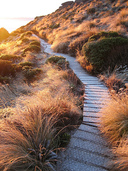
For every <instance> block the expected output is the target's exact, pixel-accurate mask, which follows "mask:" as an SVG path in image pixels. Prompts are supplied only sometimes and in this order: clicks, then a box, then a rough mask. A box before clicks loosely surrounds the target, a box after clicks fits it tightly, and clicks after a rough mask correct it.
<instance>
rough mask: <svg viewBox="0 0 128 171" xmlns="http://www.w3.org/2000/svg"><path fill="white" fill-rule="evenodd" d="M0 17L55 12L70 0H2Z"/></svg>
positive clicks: (25, 16)
mask: <svg viewBox="0 0 128 171" xmlns="http://www.w3.org/2000/svg"><path fill="white" fill-rule="evenodd" d="M0 1H2V2H1V4H0V18H22V17H23V18H35V17H36V16H41V15H47V14H50V13H52V12H54V11H55V10H56V9H58V7H59V6H60V5H61V4H62V3H63V2H66V1H68V0H0Z"/></svg>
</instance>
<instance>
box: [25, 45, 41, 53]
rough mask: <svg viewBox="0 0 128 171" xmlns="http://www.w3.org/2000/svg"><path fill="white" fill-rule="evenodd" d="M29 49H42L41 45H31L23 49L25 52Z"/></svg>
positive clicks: (35, 50)
mask: <svg viewBox="0 0 128 171" xmlns="http://www.w3.org/2000/svg"><path fill="white" fill-rule="evenodd" d="M27 51H32V52H33V51H34V52H37V53H38V52H40V51H41V47H40V46H37V45H30V46H28V47H27V48H25V49H24V50H23V54H24V53H25V52H27Z"/></svg>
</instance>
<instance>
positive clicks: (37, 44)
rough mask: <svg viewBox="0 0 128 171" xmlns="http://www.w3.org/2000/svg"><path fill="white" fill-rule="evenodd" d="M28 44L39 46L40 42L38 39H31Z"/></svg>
mask: <svg viewBox="0 0 128 171" xmlns="http://www.w3.org/2000/svg"><path fill="white" fill-rule="evenodd" d="M29 45H30V46H33V45H36V46H40V42H38V41H32V42H31V43H30V44H29Z"/></svg>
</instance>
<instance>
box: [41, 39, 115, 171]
mask: <svg viewBox="0 0 128 171" xmlns="http://www.w3.org/2000/svg"><path fill="white" fill-rule="evenodd" d="M41 44H42V46H43V47H44V48H45V50H44V51H45V52H47V53H51V54H55V55H61V56H64V57H65V58H66V59H67V61H69V64H70V67H71V69H72V70H73V71H74V73H75V74H76V75H77V77H78V78H79V79H80V80H81V81H82V82H83V84H84V85H85V95H84V97H85V99H84V108H83V122H82V124H81V125H80V126H79V128H78V129H77V130H76V132H75V133H74V135H73V136H72V137H71V140H70V143H69V145H68V147H67V149H66V151H65V152H62V155H61V162H59V164H58V167H57V170H58V171H106V170H110V169H111V168H110V165H109V162H110V161H111V159H112V158H111V153H110V149H109V146H108V144H107V142H106V141H105V140H104V138H103V137H102V135H101V133H100V131H99V130H98V125H99V118H100V115H101V113H100V112H99V111H100V109H101V108H102V107H103V106H104V105H105V103H106V102H107V100H108V99H109V98H110V97H109V93H108V89H107V88H106V87H105V86H104V85H103V84H102V83H101V82H100V81H99V80H98V78H97V77H94V76H91V75H89V74H88V73H87V72H86V71H85V70H84V69H83V68H82V67H81V66H80V64H79V63H78V62H77V61H76V60H75V58H73V57H70V56H69V55H65V54H61V53H54V52H53V51H52V49H51V45H49V44H47V43H46V42H45V41H43V40H41Z"/></svg>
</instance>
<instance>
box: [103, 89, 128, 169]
mask: <svg viewBox="0 0 128 171" xmlns="http://www.w3.org/2000/svg"><path fill="white" fill-rule="evenodd" d="M126 92H127V91H126ZM115 106H116V107H115ZM100 129H101V131H102V133H104V135H105V136H106V137H107V138H108V140H109V142H110V143H111V145H112V147H113V153H114V154H115V156H116V158H115V159H114V160H113V165H114V167H115V168H118V169H119V170H127V169H128V165H127V159H128V150H127V149H128V144H127V141H128V139H127V137H128V94H126V93H123V94H120V95H117V96H116V97H114V98H113V99H112V100H111V101H110V102H109V103H108V105H107V106H106V107H104V108H103V109H102V117H101V128H100Z"/></svg>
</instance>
